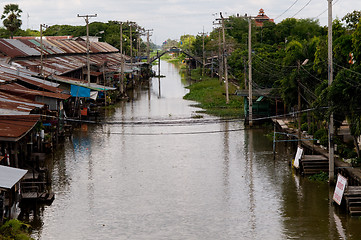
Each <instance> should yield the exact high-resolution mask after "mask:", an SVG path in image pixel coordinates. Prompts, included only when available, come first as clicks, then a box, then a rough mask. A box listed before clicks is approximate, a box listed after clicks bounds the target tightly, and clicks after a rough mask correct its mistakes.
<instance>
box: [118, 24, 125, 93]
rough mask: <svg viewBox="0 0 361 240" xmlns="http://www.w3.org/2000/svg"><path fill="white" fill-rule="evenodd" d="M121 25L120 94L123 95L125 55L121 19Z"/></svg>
mask: <svg viewBox="0 0 361 240" xmlns="http://www.w3.org/2000/svg"><path fill="white" fill-rule="evenodd" d="M119 25H120V27H119V28H120V29H119V31H120V39H119V41H120V45H119V46H120V47H119V48H120V49H119V52H120V73H119V78H120V79H119V80H120V83H119V84H120V86H119V90H120V94H121V95H123V94H124V55H123V22H121V21H119Z"/></svg>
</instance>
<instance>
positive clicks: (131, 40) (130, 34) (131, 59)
mask: <svg viewBox="0 0 361 240" xmlns="http://www.w3.org/2000/svg"><path fill="white" fill-rule="evenodd" d="M134 23H135V22H131V21H128V24H129V28H130V33H129V40H130V68H131V71H132V82H133V86H134V84H135V82H134V76H133V36H132V26H133V24H134Z"/></svg>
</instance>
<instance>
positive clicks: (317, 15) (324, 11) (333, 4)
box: [313, 0, 339, 19]
mask: <svg viewBox="0 0 361 240" xmlns="http://www.w3.org/2000/svg"><path fill="white" fill-rule="evenodd" d="M338 1H339V0H336V1H335V2H334V3H333V4H332V6H334V5H335V4H336V3H337V2H338ZM327 10H328V8H327V9H325V10H324V11H323V12H322V13H320V14H319V15H317V16H316V17H314V18H313V19H316V18H319V17H320V16H321V15H322V14H324V13H325V12H327Z"/></svg>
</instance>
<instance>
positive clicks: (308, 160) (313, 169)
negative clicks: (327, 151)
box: [300, 155, 329, 175]
mask: <svg viewBox="0 0 361 240" xmlns="http://www.w3.org/2000/svg"><path fill="white" fill-rule="evenodd" d="M300 165H301V172H302V173H303V174H304V175H313V174H317V173H320V172H326V173H327V172H328V168H329V166H328V165H329V164H328V159H327V158H326V157H325V156H323V155H303V156H302V158H301V161H300Z"/></svg>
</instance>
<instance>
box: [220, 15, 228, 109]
mask: <svg viewBox="0 0 361 240" xmlns="http://www.w3.org/2000/svg"><path fill="white" fill-rule="evenodd" d="M220 15H221V20H222V34H223V64H224V78H225V82H226V104H229V93H228V64H227V53H226V52H227V50H226V36H225V32H224V28H225V27H224V18H223V15H222V12H221V13H220Z"/></svg>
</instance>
